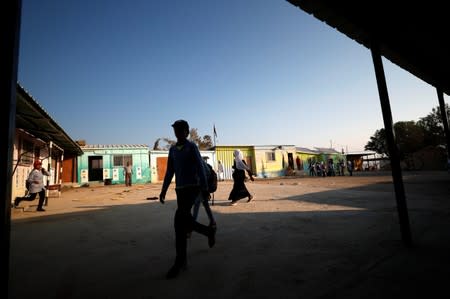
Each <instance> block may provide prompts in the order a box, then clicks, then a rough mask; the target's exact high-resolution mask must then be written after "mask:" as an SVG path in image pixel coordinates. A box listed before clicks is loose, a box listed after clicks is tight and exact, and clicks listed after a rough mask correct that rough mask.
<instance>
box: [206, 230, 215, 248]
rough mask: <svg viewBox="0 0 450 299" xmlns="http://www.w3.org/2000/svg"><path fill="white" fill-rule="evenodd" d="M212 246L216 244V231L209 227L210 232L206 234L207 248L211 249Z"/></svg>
mask: <svg viewBox="0 0 450 299" xmlns="http://www.w3.org/2000/svg"><path fill="white" fill-rule="evenodd" d="M214 244H216V229H215V228H214V227H210V231H209V234H208V245H209V248H213V246H214Z"/></svg>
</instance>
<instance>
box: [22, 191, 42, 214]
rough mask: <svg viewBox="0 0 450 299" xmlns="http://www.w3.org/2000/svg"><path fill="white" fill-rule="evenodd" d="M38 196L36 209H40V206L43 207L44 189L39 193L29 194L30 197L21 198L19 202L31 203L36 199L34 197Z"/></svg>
mask: <svg viewBox="0 0 450 299" xmlns="http://www.w3.org/2000/svg"><path fill="white" fill-rule="evenodd" d="M38 194H39V202H38V209H42V206H43V205H44V201H45V189H42V190H41V191H39V192H36V193H30V196H28V197H22V198H20V200H21V201H22V200H27V201H33V200H35V199H36V196H37V195H38Z"/></svg>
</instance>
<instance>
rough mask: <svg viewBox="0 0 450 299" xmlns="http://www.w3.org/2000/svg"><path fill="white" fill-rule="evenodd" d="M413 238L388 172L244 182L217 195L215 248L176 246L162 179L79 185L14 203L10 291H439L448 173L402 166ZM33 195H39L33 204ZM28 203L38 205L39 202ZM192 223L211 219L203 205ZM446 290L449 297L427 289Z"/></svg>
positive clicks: (313, 294) (449, 236)
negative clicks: (233, 197) (41, 206)
mask: <svg viewBox="0 0 450 299" xmlns="http://www.w3.org/2000/svg"><path fill="white" fill-rule="evenodd" d="M404 181H405V190H406V199H407V204H408V210H409V217H410V223H411V232H412V238H413V243H414V248H411V249H408V248H405V246H404V245H403V243H402V242H401V235H400V227H399V224H398V215H397V209H396V204H395V195H394V191H393V185H392V178H391V177H390V174H389V173H386V174H385V175H380V174H378V175H374V176H369V175H364V176H363V175H359V174H356V176H353V177H333V178H296V179H280V180H264V181H255V182H253V183H250V182H249V183H247V186H248V188H249V191H250V192H251V193H253V194H254V195H255V198H254V199H253V201H252V202H250V203H246V202H245V200H243V201H241V202H239V203H238V205H237V206H230V205H229V201H227V200H226V199H227V198H228V193H229V192H230V190H231V186H232V183H231V182H219V187H218V191H217V192H216V194H215V196H214V197H215V200H214V203H215V205H214V206H212V209H213V212H214V213H215V216H216V219H217V223H218V230H217V241H216V245H215V247H214V248H212V249H209V248H208V244H207V240H206V238H204V237H203V236H200V235H196V234H193V235H192V237H191V239H189V241H188V270H187V271H186V272H183V273H181V275H180V276H179V277H178V278H177V279H175V280H166V279H165V274H166V271H167V270H168V268H169V267H170V266H171V265H172V263H173V260H174V255H175V249H174V230H173V216H174V213H175V209H176V202H175V192H174V190H173V189H169V192H168V193H167V201H166V204H165V205H160V204H159V202H158V201H156V200H146V198H147V197H151V196H156V195H158V193H159V190H160V187H161V186H160V185H159V184H152V185H150V184H149V185H145V186H133V187H124V186H123V185H122V186H98V187H89V188H78V189H72V190H68V191H65V192H63V193H62V195H61V197H60V198H50V200H49V205H48V206H47V207H46V210H47V212H45V213H37V212H34V210H35V208H34V207H30V208H26V209H25V210H24V211H22V210H21V209H13V211H12V224H11V227H12V228H11V274H10V294H9V297H10V298H181V297H187V298H273V297H278V298H398V297H399V296H408V297H409V298H424V297H431V295H432V294H437V293H440V294H446V292H445V291H446V286H447V285H446V283H447V282H448V281H449V278H450V258H449V252H450V196H449V194H450V184H449V183H450V175H449V174H448V173H445V172H436V173H406V174H404ZM36 203H37V202H36ZM36 203H34V204H36ZM199 217H200V218H199V220H200V222H203V223H207V219H206V215H205V213H204V210H202V209H201V210H200V216H199ZM433 298H447V295H445V296H444V295H441V296H440V297H439V295H433Z"/></svg>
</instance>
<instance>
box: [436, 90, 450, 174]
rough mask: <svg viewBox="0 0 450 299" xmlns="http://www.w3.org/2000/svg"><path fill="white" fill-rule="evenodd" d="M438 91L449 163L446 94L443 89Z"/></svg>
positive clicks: (449, 135)
mask: <svg viewBox="0 0 450 299" xmlns="http://www.w3.org/2000/svg"><path fill="white" fill-rule="evenodd" d="M436 91H437V95H438V99H439V108H441V118H442V124H443V125H444V133H445V141H446V142H447V161H449V160H450V131H449V128H448V119H447V110H446V109H445V102H444V93H443V92H442V89H440V88H436ZM449 166H450V165H449Z"/></svg>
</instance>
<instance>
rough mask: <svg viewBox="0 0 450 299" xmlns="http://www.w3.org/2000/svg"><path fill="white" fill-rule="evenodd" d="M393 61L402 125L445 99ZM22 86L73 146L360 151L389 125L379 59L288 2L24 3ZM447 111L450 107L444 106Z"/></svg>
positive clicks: (391, 84)
mask: <svg viewBox="0 0 450 299" xmlns="http://www.w3.org/2000/svg"><path fill="white" fill-rule="evenodd" d="M383 61H384V68H385V72H386V78H387V81H388V82H387V84H388V91H389V96H390V99H391V107H392V113H393V119H394V122H396V121H407V120H414V121H417V120H418V119H419V118H420V117H424V116H426V115H427V114H428V113H430V112H431V109H432V108H433V107H436V106H438V100H437V96H436V91H435V89H434V88H433V87H431V86H430V85H428V84H427V83H425V82H423V81H421V80H419V79H417V78H415V77H414V76H412V75H411V74H409V73H408V72H406V71H404V70H402V69H400V68H399V67H397V66H396V65H393V64H392V63H390V62H389V61H387V60H383ZM18 77H19V83H20V84H22V85H23V86H24V88H25V89H26V90H27V91H28V92H29V93H30V94H31V95H32V96H33V97H34V98H35V99H36V100H37V101H38V102H39V103H40V104H41V105H42V106H43V107H44V109H45V110H46V111H47V112H48V113H49V114H50V115H51V116H52V117H53V119H54V120H55V121H56V122H57V123H58V124H59V125H60V126H61V127H62V128H63V129H64V130H65V131H66V132H67V133H68V134H69V135H70V136H71V137H72V138H73V139H74V140H78V139H84V140H86V141H87V143H89V144H148V145H150V146H152V145H153V143H154V141H155V140H156V139H157V138H158V137H170V138H174V136H173V131H172V128H171V127H170V124H171V123H172V122H173V121H174V120H176V119H180V118H183V119H186V120H187V121H188V122H189V123H190V125H191V127H194V128H197V129H198V132H199V134H200V135H205V134H209V135H212V129H213V125H214V124H215V126H216V130H217V134H218V138H217V144H222V145H233V144H255V145H268V144H293V145H297V146H302V147H310V148H312V147H329V146H330V145H332V146H333V147H335V148H336V149H341V148H344V149H347V150H349V151H356V150H363V148H364V145H365V144H366V143H367V141H368V140H369V138H370V136H371V135H373V133H374V132H375V130H377V129H380V128H382V127H383V119H382V114H381V107H380V102H379V97H378V91H377V87H376V80H375V75H374V70H373V64H372V57H371V55H370V51H369V50H368V49H366V48H364V47H363V46H361V45H359V44H357V43H356V42H354V41H353V40H350V39H349V38H347V37H346V36H344V35H343V34H341V33H339V32H338V31H336V30H334V29H332V28H330V27H329V26H328V25H326V24H324V23H322V22H321V21H319V20H317V19H315V18H314V17H312V16H310V15H308V14H306V13H305V12H303V11H302V10H300V9H298V8H297V7H295V6H293V5H291V4H290V3H289V2H287V1H285V0H264V1H260V0H229V1H218V0H196V1H185V0H184V1H183V0H160V1H151V0H147V1H146V0H139V1H136V0H130V1H118V0H103V1H101V0H96V1H95V0H90V1H87V0H77V1H74V0H67V1H57V0H40V1H33V0H23V1H22V24H21V36H20V54H19V73H18ZM445 100H446V102H448V97H447V96H446V97H445Z"/></svg>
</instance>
